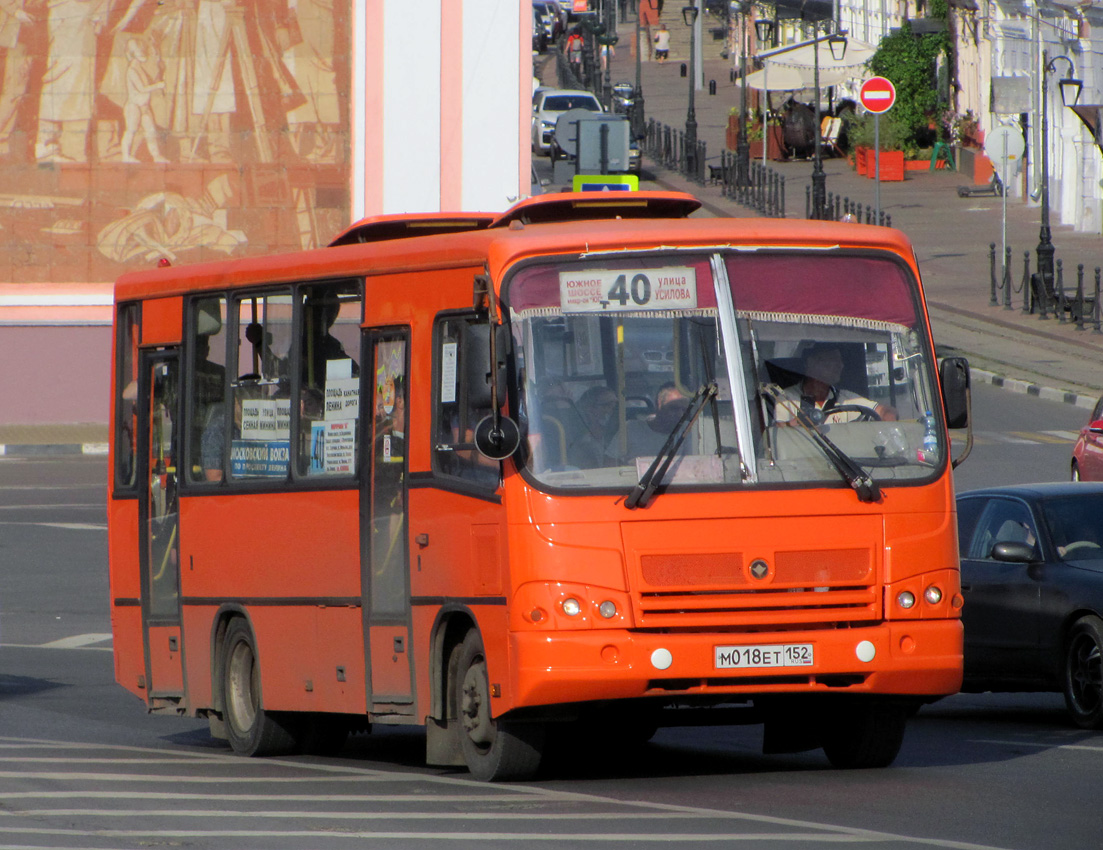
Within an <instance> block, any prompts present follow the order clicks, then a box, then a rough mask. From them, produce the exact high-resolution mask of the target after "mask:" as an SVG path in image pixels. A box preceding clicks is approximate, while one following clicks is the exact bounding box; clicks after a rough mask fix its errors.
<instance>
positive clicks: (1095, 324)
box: [1092, 266, 1103, 334]
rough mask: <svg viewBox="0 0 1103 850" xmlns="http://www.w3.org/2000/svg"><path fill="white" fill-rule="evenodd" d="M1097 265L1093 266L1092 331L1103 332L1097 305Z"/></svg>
mask: <svg viewBox="0 0 1103 850" xmlns="http://www.w3.org/2000/svg"><path fill="white" fill-rule="evenodd" d="M1099 272H1100V269H1099V266H1096V267H1095V298H1094V299H1093V300H1092V333H1093V334H1098V333H1103V328H1100V326H1099V325H1100V312H1099V311H1100V307H1099Z"/></svg>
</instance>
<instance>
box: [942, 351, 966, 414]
mask: <svg viewBox="0 0 1103 850" xmlns="http://www.w3.org/2000/svg"><path fill="white" fill-rule="evenodd" d="M938 378H939V383H940V384H941V385H942V407H943V409H944V410H945V411H946V427H947V428H966V427H968V426H969V389H970V387H969V361H968V360H966V359H965V358H964V357H945V358H943V359H942V362H941V363H939V364H938Z"/></svg>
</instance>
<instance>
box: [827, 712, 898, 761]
mask: <svg viewBox="0 0 1103 850" xmlns="http://www.w3.org/2000/svg"><path fill="white" fill-rule="evenodd" d="M907 721H908V714H907V708H906V707H905V706H902V705H900V706H898V705H885V704H875V705H863V704H860V703H853V704H847V705H846V706H841V707H839V708H838V709H836V710H835V711H834V712H833V713H831V714H830V715H829V716H828V717H827V718H826V719H825V721H824V728H823V732H822V738H821V742H822V745H823V751H824V753H826V754H827V758H828V760H829V761H830V762H831V764H832V765H833V766H834V767H837V768H840V769H843V770H853V769H859V768H872V767H888V766H889V765H890V764H892V763H893V761H894V760H895V759H896V756H897V754H898V753H899V752H900V747H901V745H902V744H903V743H904V729H905V727H906V726H907Z"/></svg>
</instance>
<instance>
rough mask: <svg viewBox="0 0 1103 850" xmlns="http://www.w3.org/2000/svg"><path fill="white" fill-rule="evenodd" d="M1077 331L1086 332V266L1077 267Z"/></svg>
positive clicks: (1078, 265)
mask: <svg viewBox="0 0 1103 850" xmlns="http://www.w3.org/2000/svg"><path fill="white" fill-rule="evenodd" d="M1076 329H1077V330H1078V331H1082V330H1084V264H1083V263H1078V264H1077V266H1076Z"/></svg>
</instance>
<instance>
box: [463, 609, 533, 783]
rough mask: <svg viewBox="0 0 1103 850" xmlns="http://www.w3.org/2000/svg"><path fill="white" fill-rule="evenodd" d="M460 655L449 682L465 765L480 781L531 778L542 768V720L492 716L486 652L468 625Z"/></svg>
mask: <svg viewBox="0 0 1103 850" xmlns="http://www.w3.org/2000/svg"><path fill="white" fill-rule="evenodd" d="M454 651H455V652H457V653H458V654H459V657H458V661H457V663H456V664H455V665H449V667H450V669H453V670H455V671H456V676H455V680H454V681H453V683H452V693H451V697H452V701H453V702H452V708H453V713H452V716H453V717H455V718H457V719H458V721H459V724H458V725H459V735H460V747H461V749H462V751H463V759H464V762H465V763H466V764H467V769H468V770H469V771H470V772H471V775H472V776H474V777H475V778H476V779H480V780H482V781H484V782H501V781H505V780H524V779H530V778H532V776H534V775H535V774H536V771H537V769H538V768H539V767H540V759H541V756H542V755H543V750H544V738H545V730H544V725H543V724H538V723H517V722H514V721H509V720H503V719H502V718H497V719H495V718H493V717H492V716H491V704H490V684H489V679H488V678H487V668H486V652H485V651H484V649H483V641H482V638H481V637H480V636H479V633H478V632H477V631H475V630H474V629H472V630H471V631H470V632H468V633H467V635H466V637H464V639H463V642H462V643H461V644H459V645H458V646H457V647H456V649H455V650H454Z"/></svg>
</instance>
